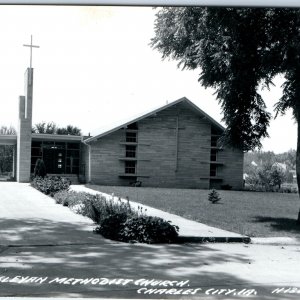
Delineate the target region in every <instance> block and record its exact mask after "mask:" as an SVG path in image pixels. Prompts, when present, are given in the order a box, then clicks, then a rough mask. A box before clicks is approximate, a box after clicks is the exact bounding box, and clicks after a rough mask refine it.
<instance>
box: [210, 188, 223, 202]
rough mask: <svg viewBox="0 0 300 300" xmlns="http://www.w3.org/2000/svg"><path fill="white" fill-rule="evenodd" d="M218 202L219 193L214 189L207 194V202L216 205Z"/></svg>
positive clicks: (219, 198)
mask: <svg viewBox="0 0 300 300" xmlns="http://www.w3.org/2000/svg"><path fill="white" fill-rule="evenodd" d="M220 200H221V197H220V195H219V193H218V192H217V191H216V190H215V189H212V190H211V192H210V193H209V194H208V201H210V202H211V203H217V202H219V201H220Z"/></svg>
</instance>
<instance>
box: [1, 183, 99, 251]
mask: <svg viewBox="0 0 300 300" xmlns="http://www.w3.org/2000/svg"><path fill="white" fill-rule="evenodd" d="M93 227H95V226H94V224H93V222H92V220H90V219H89V218H86V217H83V216H81V215H77V214H75V213H74V212H72V211H71V210H70V209H69V208H67V207H63V206H62V205H57V204H56V203H55V201H54V200H53V199H51V198H49V197H48V196H46V195H44V194H42V193H40V192H39V191H37V190H36V189H34V188H32V187H31V186H29V184H28V183H16V182H0V228H1V230H0V245H2V246H3V245H57V244H60V245H61V244H78V243H82V241H84V242H87V243H89V242H90V243H96V242H99V236H95V234H93Z"/></svg>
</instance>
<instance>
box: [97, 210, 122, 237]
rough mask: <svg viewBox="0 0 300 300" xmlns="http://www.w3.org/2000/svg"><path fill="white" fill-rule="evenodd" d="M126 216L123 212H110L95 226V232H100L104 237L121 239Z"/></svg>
mask: <svg viewBox="0 0 300 300" xmlns="http://www.w3.org/2000/svg"><path fill="white" fill-rule="evenodd" d="M127 218H128V215H127V214H126V213H125V212H122V213H118V212H116V213H112V214H110V215H109V216H106V217H105V218H104V219H102V220H101V221H100V226H98V227H96V229H95V232H96V233H100V234H101V235H102V236H104V237H105V238H109V239H112V240H117V241H125V240H124V239H123V231H124V224H125V222H126V220H127Z"/></svg>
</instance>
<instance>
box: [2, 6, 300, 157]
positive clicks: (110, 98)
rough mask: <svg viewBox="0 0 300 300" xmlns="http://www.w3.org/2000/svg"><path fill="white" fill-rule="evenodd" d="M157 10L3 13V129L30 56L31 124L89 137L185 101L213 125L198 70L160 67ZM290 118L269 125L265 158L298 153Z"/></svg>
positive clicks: (215, 108)
mask: <svg viewBox="0 0 300 300" xmlns="http://www.w3.org/2000/svg"><path fill="white" fill-rule="evenodd" d="M155 13H156V10H154V9H152V8H151V7H100V6H97V7H93V6H29V5H28V6H0V26H1V28H2V32H1V48H0V66H1V67H0V80H1V82H2V84H1V90H0V91H1V96H0V105H1V106H0V107H1V109H0V126H1V125H6V126H10V125H12V126H14V127H15V128H17V124H18V101H19V100H18V99H19V96H20V95H24V72H25V70H26V68H27V67H29V57H30V56H29V48H27V47H23V44H29V43H30V35H33V44H34V45H38V46H40V48H38V49H36V48H34V49H33V68H34V87H33V90H34V91H33V124H36V123H38V122H42V121H46V122H51V121H53V122H55V123H56V124H57V125H58V126H66V125H68V124H72V125H74V126H77V127H79V128H81V129H82V133H83V134H85V135H88V134H89V133H90V134H91V135H93V134H96V133H97V129H99V128H101V127H107V126H108V125H109V124H118V122H122V120H124V119H128V117H130V116H136V115H139V114H141V113H143V112H145V111H149V110H150V109H152V108H157V107H159V106H162V105H164V104H166V103H167V102H172V101H175V100H177V99H179V98H181V97H187V98H188V99H189V100H191V101H192V102H193V103H195V104H196V105H197V106H199V107H200V108H201V109H202V110H204V111H205V112H206V113H208V114H209V115H210V116H211V117H213V118H214V119H215V120H216V121H218V122H220V123H221V124H222V125H224V126H226V125H225V123H224V122H222V111H221V108H220V106H219V104H218V102H217V101H216V97H215V95H214V92H215V91H214V90H213V89H204V88H203V87H202V86H201V85H200V83H199V82H198V77H199V74H200V71H201V70H200V69H199V70H195V71H182V70H181V69H179V68H178V67H177V62H175V61H172V60H162V59H161V54H160V53H158V52H157V51H155V50H153V49H152V48H151V47H150V45H149V43H150V40H151V38H152V37H153V36H154V20H155ZM283 82H284V80H283V78H281V77H277V78H275V80H274V83H275V87H272V88H271V90H270V91H267V90H263V91H262V95H263V97H264V99H265V101H266V105H267V108H268V110H269V111H270V112H271V111H272V110H273V106H274V104H275V103H276V101H278V99H279V98H280V95H281V92H282V91H281V85H282V83H283ZM296 129H297V128H296V124H295V121H294V120H293V119H292V114H291V112H290V111H289V112H288V113H287V114H286V115H285V116H280V117H278V118H277V119H276V120H272V121H271V124H270V128H269V135H270V138H266V139H264V140H263V141H262V144H263V148H262V150H264V151H274V152H275V153H281V152H284V151H288V150H289V149H295V148H296V138H297V130H296Z"/></svg>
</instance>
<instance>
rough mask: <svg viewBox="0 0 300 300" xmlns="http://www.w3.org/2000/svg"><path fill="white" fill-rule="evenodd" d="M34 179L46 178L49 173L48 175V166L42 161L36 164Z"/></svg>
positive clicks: (39, 160)
mask: <svg viewBox="0 0 300 300" xmlns="http://www.w3.org/2000/svg"><path fill="white" fill-rule="evenodd" d="M33 174H34V177H37V176H38V177H42V178H44V177H45V176H46V175H47V173H46V166H45V163H44V161H43V160H42V159H40V158H39V159H38V160H37V161H36V163H35V167H34V172H33Z"/></svg>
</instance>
